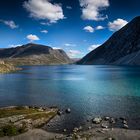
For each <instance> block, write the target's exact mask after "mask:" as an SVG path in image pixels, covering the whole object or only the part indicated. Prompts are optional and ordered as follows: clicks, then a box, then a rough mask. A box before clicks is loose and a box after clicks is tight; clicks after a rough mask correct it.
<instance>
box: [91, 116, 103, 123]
mask: <svg viewBox="0 0 140 140" xmlns="http://www.w3.org/2000/svg"><path fill="white" fill-rule="evenodd" d="M101 121H102V118H101V117H97V118H94V119H93V120H92V123H95V124H100V123H101Z"/></svg>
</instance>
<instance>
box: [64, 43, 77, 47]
mask: <svg viewBox="0 0 140 140" xmlns="http://www.w3.org/2000/svg"><path fill="white" fill-rule="evenodd" d="M64 46H66V47H76V46H77V45H76V44H71V43H66V44H64Z"/></svg>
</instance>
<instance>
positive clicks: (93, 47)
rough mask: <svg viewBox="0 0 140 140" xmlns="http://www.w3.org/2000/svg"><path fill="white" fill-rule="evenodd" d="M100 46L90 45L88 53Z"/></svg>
mask: <svg viewBox="0 0 140 140" xmlns="http://www.w3.org/2000/svg"><path fill="white" fill-rule="evenodd" d="M100 45H101V44H94V45H91V46H90V47H89V48H88V51H92V50H95V49H96V48H98V47H99V46H100Z"/></svg>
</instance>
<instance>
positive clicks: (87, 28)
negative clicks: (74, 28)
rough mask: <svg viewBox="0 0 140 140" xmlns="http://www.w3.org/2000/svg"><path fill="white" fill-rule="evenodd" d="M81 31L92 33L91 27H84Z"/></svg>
mask: <svg viewBox="0 0 140 140" xmlns="http://www.w3.org/2000/svg"><path fill="white" fill-rule="evenodd" d="M83 30H85V31H86V32H90V33H93V32H94V28H93V27H91V26H86V27H84V28H83Z"/></svg>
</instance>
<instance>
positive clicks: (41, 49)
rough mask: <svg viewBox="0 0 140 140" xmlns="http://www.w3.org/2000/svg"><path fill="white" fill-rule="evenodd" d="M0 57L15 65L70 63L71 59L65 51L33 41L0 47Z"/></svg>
mask: <svg viewBox="0 0 140 140" xmlns="http://www.w3.org/2000/svg"><path fill="white" fill-rule="evenodd" d="M0 59H2V60H4V61H5V62H9V63H12V64H15V65H28V64H29V65H40V64H67V63H71V59H70V58H69V57H68V56H67V54H66V53H65V51H63V50H61V49H53V48H51V47H49V46H45V45H41V44H33V43H28V44H25V45H22V46H17V47H13V48H2V49H0Z"/></svg>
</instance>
